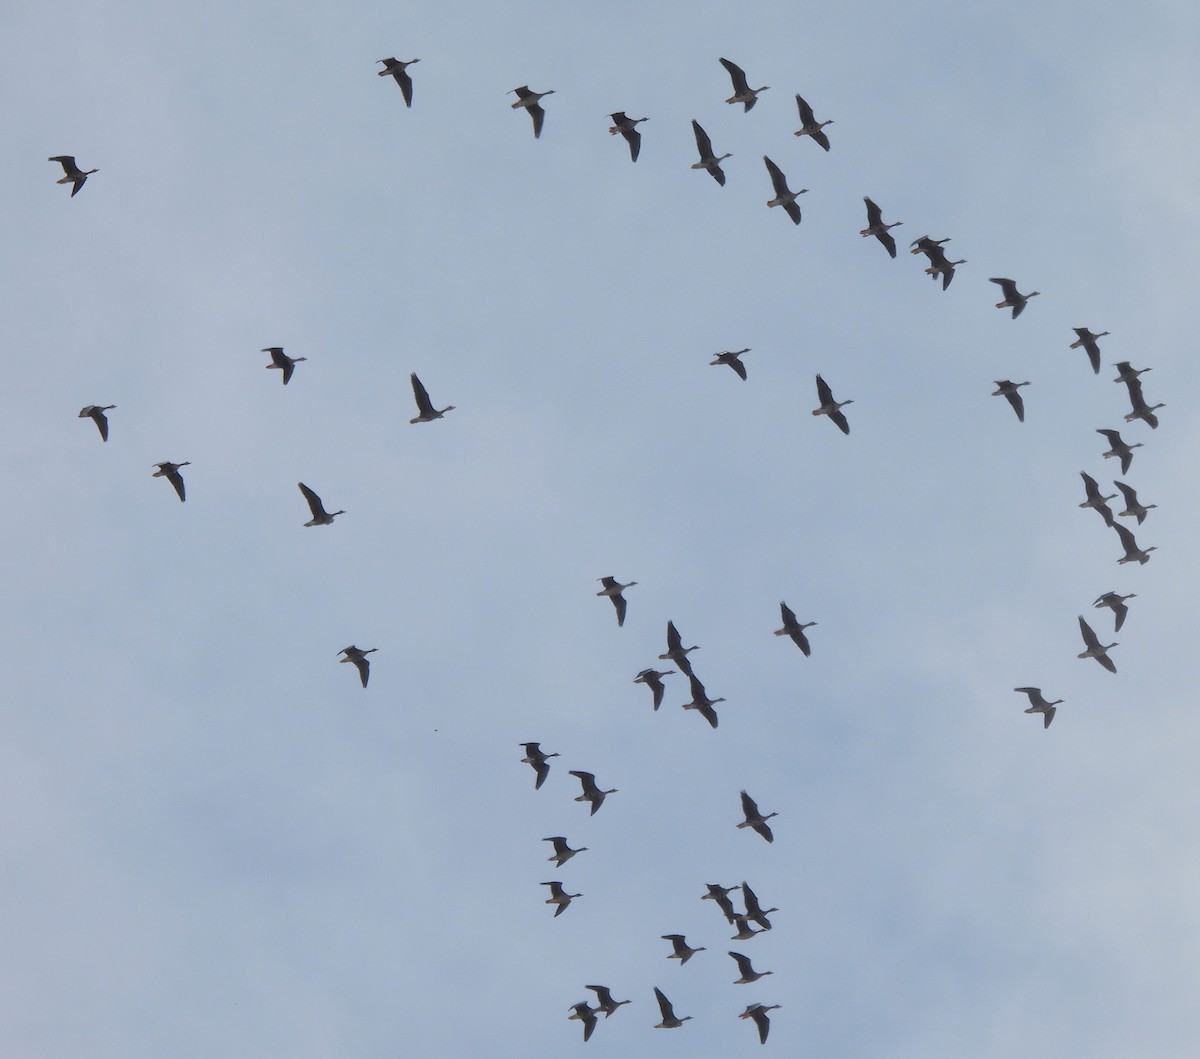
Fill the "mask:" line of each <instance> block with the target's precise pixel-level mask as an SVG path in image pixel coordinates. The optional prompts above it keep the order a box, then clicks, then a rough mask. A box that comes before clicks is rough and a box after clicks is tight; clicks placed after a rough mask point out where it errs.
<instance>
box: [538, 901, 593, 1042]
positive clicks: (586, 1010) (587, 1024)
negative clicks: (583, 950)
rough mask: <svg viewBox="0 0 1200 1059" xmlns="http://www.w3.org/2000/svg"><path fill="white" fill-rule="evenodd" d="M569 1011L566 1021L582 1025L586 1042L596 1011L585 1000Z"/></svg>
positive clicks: (574, 1005)
mask: <svg viewBox="0 0 1200 1059" xmlns="http://www.w3.org/2000/svg"><path fill="white" fill-rule="evenodd" d="M543 885H544V884H543ZM559 911H560V912H561V911H562V909H559ZM554 914H555V915H558V912H555V913H554ZM571 1010H572V1011H573V1012H574V1014H573V1015H568V1016H567V1019H568V1021H572V1020H574V1019H578V1020H579V1021H580V1022H582V1023H583V1039H584V1041H585V1042H586V1041H587V1040H588V1038H589V1037H591V1035H592V1030H594V1029H595V1028H596V1011H597V1009H596V1008H594V1007H592V1005H591V1004H589V1003H588V1002H587V1001H586V1000H581V1001H580V1002H579V1003H578V1004H572V1005H571Z"/></svg>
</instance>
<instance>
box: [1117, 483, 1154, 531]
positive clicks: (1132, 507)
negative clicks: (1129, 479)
mask: <svg viewBox="0 0 1200 1059" xmlns="http://www.w3.org/2000/svg"><path fill="white" fill-rule="evenodd" d="M1113 485H1115V486H1116V487H1117V488H1118V489H1120V490H1121V495H1122V496H1124V497H1125V510H1124V511H1118V512H1117V516H1118V517H1119V518H1136V519H1137V523H1138V525H1139V526H1140V525H1141V524H1142V523H1143V522H1145V521H1146V516H1147V515H1148V514H1149V513H1150V509H1151V508H1152V507H1158V505H1157V504H1143V503H1141V502H1140V501H1139V500H1138V495H1137V490H1136V489H1134V488H1133V486H1131V485H1126V484H1125V483H1124V482H1113Z"/></svg>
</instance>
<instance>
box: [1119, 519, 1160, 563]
mask: <svg viewBox="0 0 1200 1059" xmlns="http://www.w3.org/2000/svg"><path fill="white" fill-rule="evenodd" d="M1113 529H1115V530H1116V531H1117V536H1118V537H1120V538H1121V545H1122V547H1124V549H1125V554H1124V555H1123V556H1122V557H1121V558H1120V559H1118V560H1117V564H1118V565H1119V566H1124V565H1125V564H1126V563H1140V564H1141V565H1142V566H1145V565H1146V563H1148V562H1149V561H1150V553H1151V552H1153V551H1157V550H1158V546H1157V545H1154V544H1152V545H1150V547H1149V548H1139V547H1138V542H1137V541H1136V540H1134V537H1133V534H1132V533H1131V532H1130V531H1129V530H1127V529H1126V528H1125V527H1124V526H1122V525H1121V523H1119V522H1114V523H1113Z"/></svg>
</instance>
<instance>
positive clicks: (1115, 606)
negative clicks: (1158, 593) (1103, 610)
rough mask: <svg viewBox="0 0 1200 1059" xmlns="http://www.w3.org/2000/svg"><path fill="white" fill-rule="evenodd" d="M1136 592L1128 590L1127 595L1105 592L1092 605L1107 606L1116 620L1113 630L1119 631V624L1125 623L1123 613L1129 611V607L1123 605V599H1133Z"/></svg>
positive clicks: (1125, 613)
mask: <svg viewBox="0 0 1200 1059" xmlns="http://www.w3.org/2000/svg"><path fill="white" fill-rule="evenodd" d="M1136 597H1137V593H1136V592H1130V593H1129V595H1127V596H1119V595H1117V593H1116V592H1105V593H1104V595H1102V596H1100V597H1098V598H1097V599H1096V602H1095V603H1093V604H1092V606H1093V607H1108V609H1109V610H1111V611H1112V612H1113V617H1114V618H1116V622H1115V624H1114V625H1113V632H1120V631H1121V626H1122V625H1124V624H1125V615H1127V614H1128V613H1129V608H1128V607H1127V606H1125V600H1127V599H1135V598H1136Z"/></svg>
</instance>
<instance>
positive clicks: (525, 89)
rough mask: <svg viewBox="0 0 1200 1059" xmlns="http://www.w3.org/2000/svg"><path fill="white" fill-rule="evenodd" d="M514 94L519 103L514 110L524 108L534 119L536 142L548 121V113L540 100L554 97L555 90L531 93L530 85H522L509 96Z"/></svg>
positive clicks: (514, 105)
mask: <svg viewBox="0 0 1200 1059" xmlns="http://www.w3.org/2000/svg"><path fill="white" fill-rule="evenodd" d="M514 92H515V93H516V96H517V101H516V102H515V103H514V104H513V105H512V109H513V110H517V109H519V108H520V107H524V108H525V109H526V110H527V111H529V116H530V117H531V118H532V119H533V138H534V139H535V140H536V139H538V138H539V137H540V136H541V135H542V123H543V122H544V121H545V120H546V112H545V111H544V110H542V106H541V103H539V102H538V100H540V99H544V98H545V97H546V96H552V95H554V89H553V88H551V89H549V90H547V91H545V92H531V91H530V89H529V86H528V85H522V86H521V87H520V88H514V89H513V90H512V92H509V95H510V96H511V95H512V94H513V93H514Z"/></svg>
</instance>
